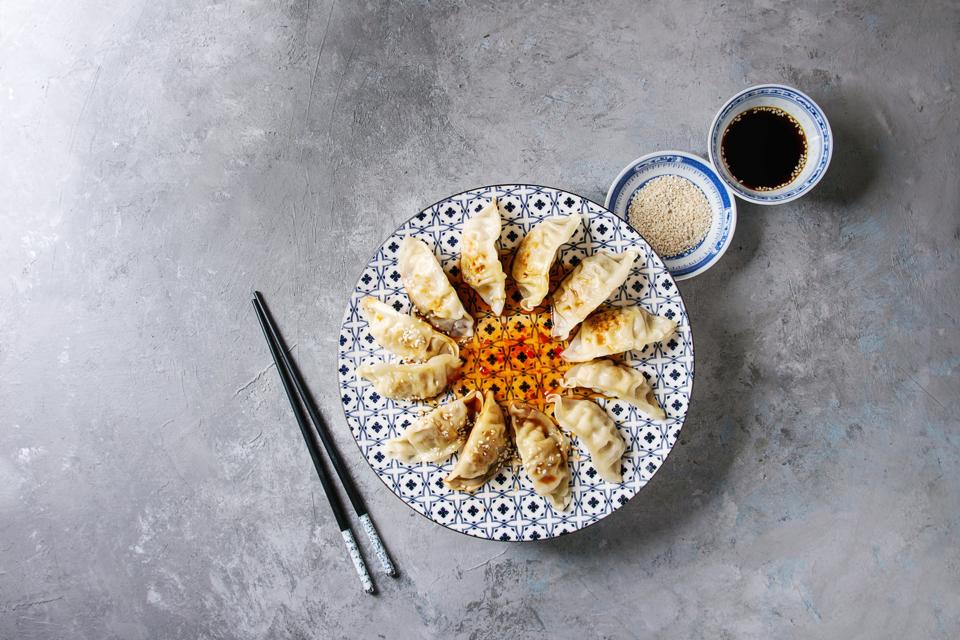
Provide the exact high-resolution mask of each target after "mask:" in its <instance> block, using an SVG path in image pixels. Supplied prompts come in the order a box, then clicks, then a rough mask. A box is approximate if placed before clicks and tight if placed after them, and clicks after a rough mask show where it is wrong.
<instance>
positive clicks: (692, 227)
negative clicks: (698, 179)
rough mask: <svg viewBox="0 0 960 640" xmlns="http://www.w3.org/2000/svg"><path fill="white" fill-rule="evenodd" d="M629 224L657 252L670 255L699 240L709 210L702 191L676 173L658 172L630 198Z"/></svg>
mask: <svg viewBox="0 0 960 640" xmlns="http://www.w3.org/2000/svg"><path fill="white" fill-rule="evenodd" d="M629 213H630V224H631V225H633V227H634V228H635V229H636V230H637V231H639V232H640V234H641V235H642V236H643V237H644V239H645V240H646V241H647V242H649V243H650V246H652V247H653V248H654V249H655V250H656V251H657V253H659V254H660V255H662V256H665V257H670V256H675V255H677V254H680V253H683V252H684V251H687V250H689V249H692V248H693V247H695V246H697V245H698V244H700V242H701V241H702V240H703V239H704V238H705V237H706V235H707V232H708V231H709V230H710V223H711V221H712V218H713V213H712V211H711V210H710V203H709V202H707V198H706V196H705V195H703V192H702V191H701V190H700V189H699V188H698V187H697V186H696V185H695V184H693V183H692V182H690V181H689V180H687V179H686V178H681V177H680V176H672V175H667V176H659V177H657V178H654V179H653V180H651V181H650V182H648V183H647V184H645V185H644V186H643V187H642V188H641V189H640V190H639V191H637V193H636V194H635V195H634V196H633V199H632V200H631V201H630V208H629Z"/></svg>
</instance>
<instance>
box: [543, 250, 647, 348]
mask: <svg viewBox="0 0 960 640" xmlns="http://www.w3.org/2000/svg"><path fill="white" fill-rule="evenodd" d="M638 255H639V254H638V253H637V252H636V251H634V250H632V249H628V250H627V251H624V252H623V253H621V254H619V255H616V254H612V253H609V252H606V251H601V252H600V253H595V254H593V255H592V256H590V257H589V258H584V259H583V262H581V263H580V264H579V265H577V268H576V269H574V270H573V271H571V272H570V275H568V276H567V277H566V278H565V279H564V281H563V282H561V283H560V286H559V287H557V290H556V291H555V292H554V293H553V337H555V338H566V337H567V336H568V335H570V330H571V329H573V328H574V327H575V326H576V325H577V324H579V323H580V322H583V319H584V318H586V317H587V316H588V315H590V312H591V311H593V310H594V309H596V308H597V307H599V306H600V303H601V302H603V301H604V300H606V299H607V298H609V297H610V294H611V293H613V292H614V291H616V290H617V288H618V287H619V286H620V285H621V284H623V281H624V280H626V279H627V276H628V275H630V268H631V266H632V265H633V261H634V260H636V259H637V256H638Z"/></svg>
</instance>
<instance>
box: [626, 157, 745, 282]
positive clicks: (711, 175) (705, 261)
mask: <svg viewBox="0 0 960 640" xmlns="http://www.w3.org/2000/svg"><path fill="white" fill-rule="evenodd" d="M660 176H680V177H681V178H686V179H687V180H689V181H690V182H692V183H693V184H694V185H696V187H697V188H698V189H700V191H701V193H703V195H704V196H706V198H707V202H708V203H709V204H710V210H711V212H712V213H713V218H712V220H711V223H710V230H709V231H707V235H706V237H704V239H703V240H701V241H700V243H699V244H698V245H697V246H695V247H693V248H692V249H689V250H687V251H684V252H683V253H679V254H677V255H675V256H662V258H663V262H664V263H665V264H666V265H667V269H669V270H670V274H671V275H672V276H673V277H674V278H676V279H677V280H686V279H687V278H692V277H693V276H696V275H699V274H701V273H703V272H704V271H706V270H707V269H709V268H710V267H712V266H713V265H714V263H716V261H717V260H719V259H720V256H722V255H723V254H724V252H726V250H727V247H729V246H730V241H731V240H733V232H734V229H736V227H737V204H736V202H735V201H734V199H733V193H731V192H730V189H728V188H727V186H726V185H725V184H724V183H723V181H722V180H720V176H718V175H717V172H716V171H714V169H713V167H711V166H710V163H709V162H707V161H706V160H704V159H703V158H700V157H698V156H695V155H693V154H692V153H686V152H684V151H658V152H657V153H651V154H648V155H645V156H643V157H640V158H637V159H636V160H634V161H633V162H631V163H630V164H628V165H627V166H626V167H624V169H623V171H621V172H620V175H618V176H617V177H616V178H615V179H614V181H613V184H611V185H610V190H609V191H607V208H608V209H609V210H610V211H613V212H614V213H616V214H617V215H618V216H620V217H621V218H623V219H624V220H627V219H629V217H628V216H629V214H628V213H627V210H628V209H629V207H630V201H631V200H633V196H634V195H635V194H636V193H637V191H639V190H640V189H642V188H643V186H644V185H646V184H647V183H648V182H650V181H651V180H653V179H654V178H659V177H660Z"/></svg>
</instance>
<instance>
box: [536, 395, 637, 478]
mask: <svg viewBox="0 0 960 640" xmlns="http://www.w3.org/2000/svg"><path fill="white" fill-rule="evenodd" d="M547 400H548V401H549V402H553V403H554V405H553V417H554V418H556V419H557V422H558V423H559V424H560V426H561V427H563V428H564V429H566V430H567V431H570V432H571V433H573V434H574V435H576V436H577V437H578V438H579V439H580V442H582V443H583V445H584V446H585V447H586V448H587V451H589V452H590V457H591V458H593V466H594V467H596V469H597V471H598V472H599V473H600V477H601V478H603V479H604V480H606V481H607V482H622V481H623V476H622V474H621V473H620V458H621V457H623V452H624V451H626V450H627V445H626V443H625V442H624V441H623V436H622V435H620V431H619V430H618V429H617V425H616V424H614V422H613V420H611V419H610V416H608V415H607V412H606V411H604V410H603V407H601V406H600V405H598V404H597V403H596V402H594V401H592V400H580V399H577V398H563V397H560V396H558V395H551V396H548V397H547Z"/></svg>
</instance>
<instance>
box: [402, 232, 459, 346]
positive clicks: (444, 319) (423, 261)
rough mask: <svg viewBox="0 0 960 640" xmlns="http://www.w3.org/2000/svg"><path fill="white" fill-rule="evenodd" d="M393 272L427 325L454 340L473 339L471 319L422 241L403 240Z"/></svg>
mask: <svg viewBox="0 0 960 640" xmlns="http://www.w3.org/2000/svg"><path fill="white" fill-rule="evenodd" d="M397 269H398V270H399V271H400V278H401V280H403V286H404V288H405V289H406V290H407V296H409V298H410V301H411V302H413V304H414V306H416V307H417V309H419V310H420V313H422V314H423V317H424V318H426V319H427V322H429V323H430V324H432V325H433V326H434V327H436V328H437V329H439V330H440V331H443V332H444V333H447V334H449V335H451V336H453V337H454V338H467V337H469V336H472V335H473V318H472V317H471V316H470V314H469V313H467V310H466V309H464V308H463V303H462V302H460V298H459V297H458V296H457V292H456V291H455V290H454V288H453V285H451V284H450V280H448V279H447V274H446V273H444V272H443V267H441V266H440V263H439V262H438V261H437V256H435V255H434V253H433V251H431V250H430V247H428V246H427V245H426V244H425V243H424V242H423V241H422V240H418V239H416V238H414V237H413V236H407V237H406V238H404V239H403V242H401V243H400V255H399V256H398V259H397Z"/></svg>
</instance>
